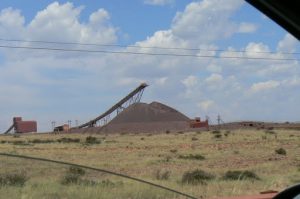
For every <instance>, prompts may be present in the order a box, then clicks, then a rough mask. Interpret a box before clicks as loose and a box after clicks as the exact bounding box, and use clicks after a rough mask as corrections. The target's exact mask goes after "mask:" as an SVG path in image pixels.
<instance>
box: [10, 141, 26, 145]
mask: <svg viewBox="0 0 300 199" xmlns="http://www.w3.org/2000/svg"><path fill="white" fill-rule="evenodd" d="M12 144H14V145H29V144H28V143H27V142H26V141H24V140H15V141H12Z"/></svg>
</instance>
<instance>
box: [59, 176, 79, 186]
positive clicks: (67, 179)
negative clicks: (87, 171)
mask: <svg viewBox="0 0 300 199" xmlns="http://www.w3.org/2000/svg"><path fill="white" fill-rule="evenodd" d="M79 181H80V176H79V175H75V174H71V173H69V174H66V175H65V176H64V177H63V178H62V181H61V184H63V185H69V184H78V183H79Z"/></svg>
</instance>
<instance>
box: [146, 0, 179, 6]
mask: <svg viewBox="0 0 300 199" xmlns="http://www.w3.org/2000/svg"><path fill="white" fill-rule="evenodd" d="M174 1H175V0H145V1H144V3H145V4H149V5H156V6H163V5H168V4H173V3H174Z"/></svg>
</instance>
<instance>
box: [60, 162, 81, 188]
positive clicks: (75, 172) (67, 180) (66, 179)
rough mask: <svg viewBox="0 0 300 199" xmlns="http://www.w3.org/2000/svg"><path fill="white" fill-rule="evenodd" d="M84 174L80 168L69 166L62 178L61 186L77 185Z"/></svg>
mask: <svg viewBox="0 0 300 199" xmlns="http://www.w3.org/2000/svg"><path fill="white" fill-rule="evenodd" d="M84 174H85V170H84V169H82V168H80V167H75V166H70V167H69V169H68V170H67V173H66V174H65V175H64V176H63V178H62V180H61V184H63V185H69V184H78V183H80V181H81V179H80V178H81V176H83V175H84Z"/></svg>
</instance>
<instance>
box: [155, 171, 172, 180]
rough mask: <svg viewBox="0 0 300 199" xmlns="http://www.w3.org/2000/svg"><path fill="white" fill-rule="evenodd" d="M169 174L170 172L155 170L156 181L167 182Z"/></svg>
mask: <svg viewBox="0 0 300 199" xmlns="http://www.w3.org/2000/svg"><path fill="white" fill-rule="evenodd" d="M170 175H171V172H170V171H160V170H157V171H156V173H155V178H156V180H168V179H169V178H170Z"/></svg>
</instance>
